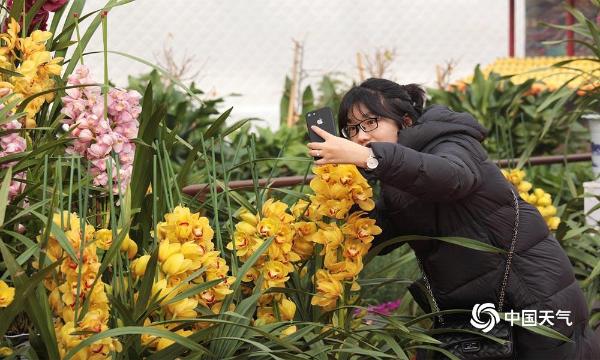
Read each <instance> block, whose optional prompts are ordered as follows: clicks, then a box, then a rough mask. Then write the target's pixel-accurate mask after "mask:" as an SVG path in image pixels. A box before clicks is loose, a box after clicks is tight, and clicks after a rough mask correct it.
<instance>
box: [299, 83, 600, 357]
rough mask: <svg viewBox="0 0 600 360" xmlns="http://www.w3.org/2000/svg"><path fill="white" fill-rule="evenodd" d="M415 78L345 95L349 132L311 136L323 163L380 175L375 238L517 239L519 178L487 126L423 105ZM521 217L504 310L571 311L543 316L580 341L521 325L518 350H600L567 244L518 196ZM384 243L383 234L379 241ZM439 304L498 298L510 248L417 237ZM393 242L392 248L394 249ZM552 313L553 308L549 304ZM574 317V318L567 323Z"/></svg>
mask: <svg viewBox="0 0 600 360" xmlns="http://www.w3.org/2000/svg"><path fill="white" fill-rule="evenodd" d="M424 102H425V93H424V91H423V90H422V89H421V88H420V87H419V86H417V85H414V84H411V85H405V86H402V85H398V84H396V83H394V82H392V81H389V80H384V79H369V80H366V81H365V82H363V83H362V84H361V85H360V86H356V87H353V88H352V89H351V90H350V91H349V92H348V93H347V94H346V95H345V96H344V98H343V99H342V103H341V105H340V110H339V114H338V124H339V127H340V132H341V134H342V136H343V137H337V136H333V135H330V134H328V133H326V132H324V131H323V130H321V129H319V128H316V127H313V130H314V131H315V132H317V134H318V135H320V136H321V137H322V138H323V139H324V140H325V141H324V142H321V143H310V144H308V147H309V149H310V151H309V153H310V155H311V156H315V157H320V159H319V160H317V161H316V164H318V165H320V164H328V163H339V164H342V163H350V164H355V165H356V166H357V167H359V168H361V169H364V172H363V173H364V174H365V175H366V176H367V177H368V178H372V179H377V180H379V181H380V184H381V195H380V198H379V199H378V201H377V205H376V209H375V211H374V213H373V216H375V217H376V218H377V221H378V224H379V225H380V226H381V227H382V228H383V233H382V235H381V236H380V237H379V238H378V239H377V240H376V241H378V242H382V241H385V240H386V239H390V238H392V237H395V236H399V235H408V234H418V235H426V236H437V237H440V236H459V237H465V238H471V239H476V240H479V241H481V242H484V243H487V244H490V245H493V246H496V247H500V248H503V249H507V250H508V249H509V248H510V244H511V240H512V237H513V228H514V225H515V214H516V211H515V198H514V197H513V192H512V191H511V190H512V189H513V188H512V185H511V184H510V183H509V182H508V181H506V180H505V178H504V176H503V175H502V173H501V172H500V169H498V167H497V166H496V165H495V164H494V163H492V162H491V161H490V160H489V159H488V155H487V153H486V151H485V150H484V149H483V147H482V146H481V141H483V140H484V139H485V137H486V132H487V130H486V129H485V128H483V126H481V125H480V124H479V123H478V122H477V121H476V120H475V119H474V118H473V117H472V116H471V115H469V114H466V113H455V112H452V111H451V110H449V109H448V108H446V107H443V106H439V105H434V106H430V107H428V108H427V109H423V105H424ZM518 207H519V225H518V227H517V234H518V236H517V242H516V247H515V252H514V256H513V258H512V264H511V267H510V275H509V278H508V285H507V287H506V305H505V306H504V309H505V311H509V310H510V309H512V310H514V311H515V312H520V311H521V310H523V309H527V310H536V311H537V312H538V313H539V312H540V311H547V310H551V311H552V314H556V312H557V311H558V310H562V311H570V314H569V318H568V319H567V320H564V319H563V320H557V319H554V320H552V321H551V322H553V323H554V325H551V324H549V323H548V322H546V323H545V325H547V326H551V327H552V328H553V329H555V330H557V331H559V332H561V333H562V334H564V335H566V336H568V337H571V339H572V340H573V343H567V342H562V341H559V340H554V339H551V338H547V337H543V336H539V335H535V334H534V333H532V332H530V331H528V330H525V329H523V328H521V327H515V337H516V339H515V345H516V350H517V353H518V358H519V359H569V360H571V359H600V345H599V340H598V339H597V338H596V337H595V334H594V333H593V332H592V331H591V329H590V328H589V326H588V325H587V321H588V308H587V305H586V302H585V300H584V296H583V293H582V291H581V289H580V288H579V285H578V283H577V281H576V280H575V277H574V275H573V271H572V267H571V264H570V262H569V259H568V258H567V256H566V254H565V252H564V251H563V249H562V248H561V247H560V245H559V244H558V242H557V240H556V239H555V238H554V236H553V235H552V234H551V233H550V231H549V230H548V227H547V225H546V223H545V222H544V219H543V218H542V216H541V215H540V213H539V212H538V211H537V209H536V208H535V207H534V206H532V205H530V204H528V203H527V202H525V201H523V200H522V199H520V198H519V200H518ZM375 245H376V244H375ZM410 246H411V247H412V249H413V250H414V251H415V253H416V255H417V257H418V258H419V259H420V260H421V263H422V266H423V269H424V271H425V273H426V275H427V277H428V280H429V282H430V284H431V288H432V289H433V294H434V297H435V299H436V300H437V303H438V305H439V307H440V309H442V310H443V309H453V308H463V309H470V308H472V307H473V306H474V304H477V303H487V302H489V303H494V304H498V296H499V288H500V284H501V282H502V279H503V275H504V271H505V264H506V254H495V253H489V252H481V251H476V250H471V249H468V248H466V247H462V246H457V245H452V244H449V243H446V242H442V241H438V240H432V241H414V242H411V243H410ZM387 250H391V249H389V248H388V249H387ZM546 314H548V313H546ZM569 323H570V324H571V325H569Z"/></svg>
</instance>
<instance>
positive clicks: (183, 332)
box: [156, 330, 194, 351]
mask: <svg viewBox="0 0 600 360" xmlns="http://www.w3.org/2000/svg"><path fill="white" fill-rule="evenodd" d="M175 333H176V334H179V335H181V336H185V337H188V336H190V335H192V334H193V333H194V332H193V331H191V330H177V331H175ZM174 343H175V342H174V341H173V340H169V339H165V338H160V339H158V342H157V344H156V351H160V350H162V349H165V348H167V347H169V346H171V345H173V344H174Z"/></svg>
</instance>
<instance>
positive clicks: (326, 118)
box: [306, 107, 337, 142]
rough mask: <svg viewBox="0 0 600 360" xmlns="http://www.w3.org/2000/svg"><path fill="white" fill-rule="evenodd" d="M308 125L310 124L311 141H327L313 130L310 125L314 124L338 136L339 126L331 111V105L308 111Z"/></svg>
mask: <svg viewBox="0 0 600 360" xmlns="http://www.w3.org/2000/svg"><path fill="white" fill-rule="evenodd" d="M306 125H307V126H308V138H309V139H310V142H323V141H325V140H323V138H322V137H320V136H319V135H317V134H316V133H315V132H314V131H312V129H311V128H310V127H311V126H313V125H314V126H318V127H320V128H321V129H323V130H325V131H327V132H328V133H330V134H333V135H335V136H337V128H336V126H335V120H334V119H333V111H331V108H329V107H324V108H321V109H317V110H313V111H309V112H307V113H306Z"/></svg>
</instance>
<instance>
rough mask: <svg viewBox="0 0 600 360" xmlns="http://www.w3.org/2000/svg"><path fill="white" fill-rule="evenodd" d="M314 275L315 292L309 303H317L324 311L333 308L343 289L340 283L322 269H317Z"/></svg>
mask: <svg viewBox="0 0 600 360" xmlns="http://www.w3.org/2000/svg"><path fill="white" fill-rule="evenodd" d="M315 277H316V280H315V282H316V284H317V294H316V295H314V296H313V298H312V300H311V304H312V305H318V306H320V307H322V308H323V309H324V310H326V311H328V310H333V309H334V308H335V307H336V305H337V300H338V298H340V297H341V295H342V293H343V291H344V287H343V286H342V283H341V282H340V281H339V280H336V279H335V278H333V277H332V276H331V274H329V272H327V271H326V270H323V269H319V270H317V273H316V274H315Z"/></svg>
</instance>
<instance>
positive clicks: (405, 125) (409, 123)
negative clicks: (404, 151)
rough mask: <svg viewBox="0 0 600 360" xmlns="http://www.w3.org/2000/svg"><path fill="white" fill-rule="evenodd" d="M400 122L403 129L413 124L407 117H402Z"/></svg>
mask: <svg viewBox="0 0 600 360" xmlns="http://www.w3.org/2000/svg"><path fill="white" fill-rule="evenodd" d="M402 122H403V124H404V127H411V126H412V124H413V121H412V119H411V117H410V116H408V115H404V117H403V118H402Z"/></svg>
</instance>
